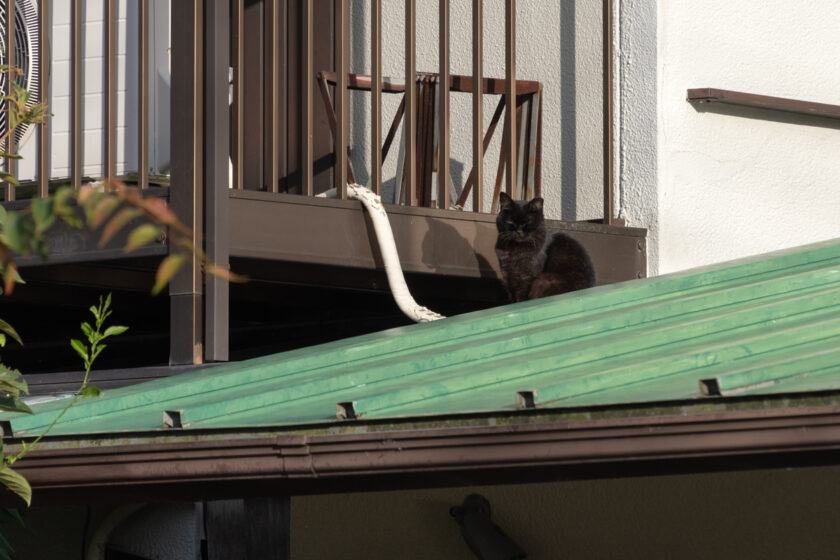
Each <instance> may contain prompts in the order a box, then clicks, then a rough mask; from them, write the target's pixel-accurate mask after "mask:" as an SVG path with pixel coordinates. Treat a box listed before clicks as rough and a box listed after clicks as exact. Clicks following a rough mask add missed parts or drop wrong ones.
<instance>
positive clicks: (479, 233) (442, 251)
mask: <svg viewBox="0 0 840 560" xmlns="http://www.w3.org/2000/svg"><path fill="white" fill-rule="evenodd" d="M429 223H430V226H431V227H430V228H429V230H428V231H426V234H425V235H424V236H423V242H422V244H421V251H422V259H423V262H426V263H430V262H440V263H447V265H448V266H450V267H452V268H459V269H462V270H463V271H465V272H466V271H468V270H470V271H474V270H475V269H478V273H479V277H480V278H485V279H496V280H498V278H499V275H498V272H497V270H496V268H494V263H491V262H490V261H489V260H488V259H487V258H485V256H484V255H483V254H481V252H479V251H477V250H476V247H477V246H478V245H479V244H485V245H486V244H488V243H489V247H490V248H491V249H492V247H493V244H494V243H495V240H496V234H495V227H493V228H492V232H491V233H488V235H491V237H492V238H491V237H488V238H487V239H483V236H484V231H483V230H481V229H480V228H478V229H476V230H474V232H473V239H471V240H470V239H468V238H466V237H465V236H464V234H463V233H462V232H460V231H458V229H456V228H454V227H452V226H451V225H450V224H448V223H447V222H446V221H444V220H437V219H434V218H432V219H430V220H429ZM485 250H486V248H485ZM441 272H445V271H441Z"/></svg>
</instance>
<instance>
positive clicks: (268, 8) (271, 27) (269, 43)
mask: <svg viewBox="0 0 840 560" xmlns="http://www.w3.org/2000/svg"><path fill="white" fill-rule="evenodd" d="M263 6H264V10H265V13H264V16H263V17H264V19H265V109H266V114H265V144H264V146H263V151H264V157H263V181H264V182H265V184H266V187H267V188H266V190H267V191H268V192H275V193H276V192H277V191H278V190H279V187H280V177H281V176H286V174H287V173H286V165H285V159H286V149H285V146H284V145H283V143H284V140H285V136H283V135H281V134H280V108H281V107H285V105H286V91H285V89H281V87H280V75H281V73H282V70H283V69H285V66H286V63H285V57H284V56H283V54H284V53H283V52H282V51H281V40H285V38H286V33H285V25H284V23H285V22H284V21H283V20H284V19H285V9H283V10H281V3H280V2H277V1H276V0H275V1H272V2H264V3H263ZM283 7H284V8H285V6H283ZM281 11H282V14H281ZM281 168H282V169H281Z"/></svg>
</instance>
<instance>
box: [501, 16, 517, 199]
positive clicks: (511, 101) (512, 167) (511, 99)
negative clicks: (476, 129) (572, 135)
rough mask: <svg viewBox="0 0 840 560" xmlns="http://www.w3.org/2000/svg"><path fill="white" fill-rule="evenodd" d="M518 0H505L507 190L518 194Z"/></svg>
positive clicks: (505, 149) (509, 192)
mask: <svg viewBox="0 0 840 560" xmlns="http://www.w3.org/2000/svg"><path fill="white" fill-rule="evenodd" d="M516 130H517V126H516V0H505V141H504V154H505V160H506V162H507V167H506V173H507V182H506V185H505V190H506V191H507V193H508V194H509V195H510V196H512V197H513V196H516Z"/></svg>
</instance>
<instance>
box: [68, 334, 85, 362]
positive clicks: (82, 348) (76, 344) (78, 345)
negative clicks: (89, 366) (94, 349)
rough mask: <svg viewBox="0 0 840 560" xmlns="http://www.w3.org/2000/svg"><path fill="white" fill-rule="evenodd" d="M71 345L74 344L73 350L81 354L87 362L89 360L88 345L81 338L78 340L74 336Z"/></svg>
mask: <svg viewBox="0 0 840 560" xmlns="http://www.w3.org/2000/svg"><path fill="white" fill-rule="evenodd" d="M70 346H72V347H73V350H75V351H76V353H77V354H78V355H79V356H81V357H82V359H83V360H84V361H85V362H87V360H88V353H87V347H86V346H85V345H84V344H83V343H82V341H81V340H77V339H75V338H74V339H72V340H71V341H70Z"/></svg>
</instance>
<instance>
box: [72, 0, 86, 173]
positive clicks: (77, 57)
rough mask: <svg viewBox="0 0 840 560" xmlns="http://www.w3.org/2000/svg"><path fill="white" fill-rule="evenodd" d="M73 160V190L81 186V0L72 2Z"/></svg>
mask: <svg viewBox="0 0 840 560" xmlns="http://www.w3.org/2000/svg"><path fill="white" fill-rule="evenodd" d="M71 28H72V33H73V47H72V51H73V120H72V123H73V124H72V127H73V132H72V139H73V141H72V144H71V146H72V147H71V150H73V159H72V163H71V165H70V177H71V179H72V182H73V187H74V188H77V189H78V188H79V187H81V186H82V151H83V146H82V0H73V23H72V25H71Z"/></svg>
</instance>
